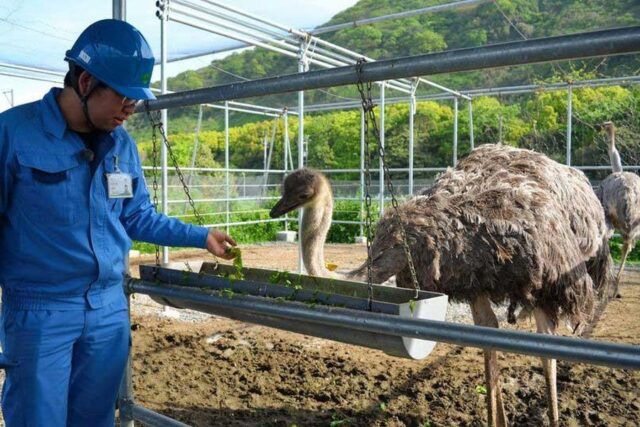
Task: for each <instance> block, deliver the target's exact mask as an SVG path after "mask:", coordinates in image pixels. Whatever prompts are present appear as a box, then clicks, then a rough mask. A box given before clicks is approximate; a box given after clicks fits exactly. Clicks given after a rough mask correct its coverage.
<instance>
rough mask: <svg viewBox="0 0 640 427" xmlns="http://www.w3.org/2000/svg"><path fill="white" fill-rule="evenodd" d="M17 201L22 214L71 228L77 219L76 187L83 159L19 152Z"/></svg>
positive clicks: (70, 155)
mask: <svg viewBox="0 0 640 427" xmlns="http://www.w3.org/2000/svg"><path fill="white" fill-rule="evenodd" d="M16 155H17V159H18V163H19V165H20V170H19V172H18V186H17V188H16V196H17V200H18V201H19V202H21V204H22V206H21V211H22V214H23V215H25V216H26V217H28V218H30V219H32V220H36V221H46V222H45V223H46V224H51V225H70V224H72V223H73V222H74V221H75V219H76V218H77V209H81V207H80V206H77V205H76V204H74V200H75V199H76V197H74V191H73V185H74V183H75V185H78V182H77V181H78V177H77V176H75V175H77V172H78V171H77V167H78V166H79V165H80V159H79V158H78V156H75V155H73V154H66V155H65V154H51V153H42V152H17V153H16Z"/></svg>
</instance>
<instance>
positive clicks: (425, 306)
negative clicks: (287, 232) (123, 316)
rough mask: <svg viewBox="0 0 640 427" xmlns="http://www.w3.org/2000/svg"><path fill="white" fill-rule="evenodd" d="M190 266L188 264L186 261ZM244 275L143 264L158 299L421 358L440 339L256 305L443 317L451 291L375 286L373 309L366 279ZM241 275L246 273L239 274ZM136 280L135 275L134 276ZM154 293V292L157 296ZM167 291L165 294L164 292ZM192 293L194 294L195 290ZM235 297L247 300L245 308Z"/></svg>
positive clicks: (252, 271)
mask: <svg viewBox="0 0 640 427" xmlns="http://www.w3.org/2000/svg"><path fill="white" fill-rule="evenodd" d="M184 267H185V268H192V267H187V266H186V265H184ZM241 271H242V274H241V275H239V274H238V273H239V272H238V271H237V270H236V268H235V267H233V266H229V265H223V264H214V263H203V264H202V267H201V268H200V270H199V272H193V271H189V270H177V269H171V268H162V267H157V266H141V267H140V277H141V282H144V283H146V284H153V285H154V286H155V287H158V288H163V289H164V292H153V289H152V287H151V286H147V287H146V288H145V289H144V290H140V289H136V287H135V285H134V286H133V287H132V289H130V290H133V291H138V292H140V291H141V292H148V293H149V295H150V296H151V297H152V298H153V299H154V300H155V301H157V302H159V303H161V304H164V305H169V306H172V307H176V308H188V309H192V310H198V311H202V312H205V313H210V314H215V315H219V316H223V317H229V318H231V319H236V320H241V321H244V322H250V323H256V324H260V325H265V326H270V327H274V328H278V329H284V330H288V331H292V332H297V333H301V334H305V335H312V336H316V337H320V338H326V339H330V340H334V341H341V342H344V343H348V344H355V345H359V346H364V347H369V348H374V349H377V350H382V351H384V352H385V353H387V354H389V355H392V356H397V357H405V358H410V359H422V358H424V357H426V356H427V355H429V353H430V352H431V351H432V350H433V348H434V347H435V344H436V343H435V341H428V340H421V339H416V338H404V337H398V336H393V335H387V334H376V333H371V332H366V331H359V330H356V329H353V328H350V327H340V326H337V327H336V326H335V325H334V326H327V325H322V324H321V323H318V322H312V321H306V320H300V321H298V320H296V321H292V320H291V319H287V318H281V317H278V316H277V314H276V315H274V314H273V313H272V314H269V315H265V314H262V313H257V312H255V311H252V310H251V308H250V307H251V305H252V304H255V305H256V306H257V305H259V304H262V303H264V302H270V303H271V304H278V305H281V306H282V307H283V308H285V309H286V308H287V307H291V308H293V309H298V310H299V309H300V308H304V309H305V310H314V309H318V310H319V309H321V308H322V309H323V310H325V311H326V310H329V311H331V310H335V311H336V312H337V311H338V310H339V309H347V310H353V311H355V312H360V313H361V314H362V315H363V316H364V315H365V314H366V313H368V312H369V310H370V311H371V312H373V313H383V314H388V315H392V316H400V317H402V318H409V319H428V320H440V321H442V320H444V317H445V313H446V310H447V296H446V295H443V294H439V293H434V292H426V291H420V292H419V293H418V296H417V298H414V296H415V291H414V290H412V289H403V288H395V287H389V286H379V285H374V286H373V299H372V302H371V308H369V298H368V287H367V284H366V283H363V282H353V281H346V280H337V279H330V278H320V277H314V276H306V275H300V274H295V273H289V272H285V271H276V270H265V269H258V268H243V269H242V270H241ZM238 276H241V277H242V278H238ZM132 281H135V279H132ZM180 288H181V289H190V290H192V292H196V291H197V298H190V297H188V296H186V295H184V294H182V293H180ZM154 294H155V295H154ZM160 295H163V296H160ZM192 295H195V294H193V293H192ZM207 296H211V297H213V296H215V297H217V304H210V303H209V302H208V301H207ZM221 296H222V297H225V298H227V299H228V300H229V303H228V306H226V304H225V305H221V304H220V297H221ZM232 302H237V303H243V304H244V305H243V306H242V308H239V307H238V305H237V304H236V305H235V306H234V304H233V303H232ZM365 312H366V313H365Z"/></svg>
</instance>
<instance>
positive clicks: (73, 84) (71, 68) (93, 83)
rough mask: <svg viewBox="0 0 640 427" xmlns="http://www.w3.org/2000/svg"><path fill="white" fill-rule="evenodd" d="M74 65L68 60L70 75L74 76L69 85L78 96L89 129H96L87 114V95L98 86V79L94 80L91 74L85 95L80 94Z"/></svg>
mask: <svg viewBox="0 0 640 427" xmlns="http://www.w3.org/2000/svg"><path fill="white" fill-rule="evenodd" d="M75 67H76V64H75V63H73V62H71V61H70V62H69V71H70V73H71V75H73V76H74V77H73V79H72V82H71V87H72V88H73V90H74V92H75V93H76V95H78V98H80V103H81V104H82V113H83V114H84V118H85V119H86V120H87V123H88V124H89V127H90V128H91V130H96V129H97V127H96V125H95V124H94V123H93V121H92V120H91V117H90V116H89V104H88V102H87V101H88V100H89V96H91V94H92V93H93V91H94V89H95V88H96V87H97V86H98V81H97V80H96V78H95V77H93V76H91V83H90V85H89V90H88V91H87V93H86V94H85V95H82V94H81V93H80V83H79V80H80V76H76V73H75Z"/></svg>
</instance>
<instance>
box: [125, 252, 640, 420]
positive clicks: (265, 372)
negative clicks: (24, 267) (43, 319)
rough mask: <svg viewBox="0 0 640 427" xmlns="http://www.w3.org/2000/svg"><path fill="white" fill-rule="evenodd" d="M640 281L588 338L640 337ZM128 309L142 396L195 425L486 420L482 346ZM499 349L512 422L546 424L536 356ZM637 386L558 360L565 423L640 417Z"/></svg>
mask: <svg viewBox="0 0 640 427" xmlns="http://www.w3.org/2000/svg"><path fill="white" fill-rule="evenodd" d="M183 255H185V259H186V258H188V259H192V260H193V259H197V258H201V257H202V253H201V252H188V253H184V254H183ZM364 257H365V249H364V247H362V246H354V245H328V246H327V250H326V258H327V260H328V261H332V262H335V263H337V264H338V265H339V268H350V267H352V266H355V265H356V264H358V263H359V262H360V261H361V260H362V259H364ZM174 259H175V258H174ZM181 259H182V258H181ZM243 259H244V264H245V266H253V267H271V268H278V269H290V270H295V269H296V268H297V248H296V247H295V246H292V245H268V246H250V247H245V248H243ZM143 261H144V259H143ZM148 261H151V260H150V259H147V262H148ZM639 285H640V273H635V272H634V273H629V274H627V275H626V277H625V284H624V286H623V287H622V288H621V294H622V298H619V299H614V300H613V301H611V303H610V304H609V306H608V307H607V309H606V311H605V312H604V313H603V315H602V316H601V318H600V321H599V323H598V325H597V326H596V328H595V330H594V331H593V334H592V338H594V339H598V340H606V341H613V342H620V343H629V344H635V345H638V344H640V315H638V313H639V312H640V286H639ZM137 298H138V299H139V298H140V296H138V297H137ZM132 312H133V318H132V330H133V369H134V390H135V399H136V402H137V403H139V404H142V405H144V406H145V407H147V408H150V409H152V410H155V411H158V412H160V413H162V414H165V415H168V416H170V417H172V418H175V419H177V420H180V421H182V422H184V423H187V424H190V425H194V426H287V427H291V426H331V427H337V426H452V425H455V426H481V425H485V424H486V413H485V412H486V411H485V394H484V393H483V391H484V390H483V383H484V374H483V358H482V353H481V350H479V349H475V348H462V347H459V346H454V345H448V344H438V345H437V346H436V349H435V350H434V352H433V353H432V354H431V355H430V356H429V357H427V358H426V359H424V360H422V361H411V360H405V359H398V358H393V357H390V356H387V355H385V354H384V353H382V352H379V351H375V350H370V349H367V348H361V347H355V346H351V345H345V344H340V343H336V342H331V341H326V340H322V339H318V338H312V337H306V336H302V335H298V334H293V333H288V332H284V331H280V330H275V329H269V328H266V327H261V326H255V325H248V324H244V323H240V322H235V321H232V320H228V319H223V318H208V319H204V320H198V321H193V320H192V321H188V322H184V321H177V320H174V319H167V318H162V317H158V316H155V315H149V314H141V313H144V312H145V310H143V309H142V308H138V309H137V308H136V304H134V305H133V309H132ZM518 328H519V329H525V330H531V329H532V328H533V325H532V323H531V322H529V323H526V322H525V323H523V324H520V325H519V326H518ZM499 358H500V369H501V375H502V380H503V384H504V386H503V388H504V392H503V394H504V398H505V405H506V411H507V413H508V416H509V421H510V424H512V425H520V426H540V425H547V424H548V422H547V416H546V399H545V395H544V377H543V374H542V367H541V364H540V362H539V360H538V359H536V358H533V357H528V356H520V355H514V354H505V353H501V354H500V356H499ZM639 390H640V371H630V370H621V369H610V368H603V367H596V366H590V365H584V364H575V363H570V362H564V361H559V363H558V393H559V408H560V421H561V425H564V426H638V425H640V397H639V393H640V392H639Z"/></svg>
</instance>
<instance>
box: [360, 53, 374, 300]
mask: <svg viewBox="0 0 640 427" xmlns="http://www.w3.org/2000/svg"><path fill="white" fill-rule="evenodd" d="M362 64H364V60H361V61H358V62H357V63H356V67H357V73H358V77H360V75H361V71H360V68H361V67H362ZM357 87H358V92H360V93H361V94H362V93H364V91H365V87H366V91H367V93H370V92H371V82H367V83H363V82H362V81H361V79H360V78H358V82H357ZM373 107H374V106H373V101H372V100H371V97H368V98H365V97H364V96H363V97H362V110H363V111H364V190H365V194H364V205H365V217H364V226H365V229H366V230H367V242H366V244H367V288H368V298H369V311H371V309H372V305H373V277H372V276H373V272H372V269H373V265H372V262H373V261H372V256H371V229H372V227H373V222H372V220H371V148H370V147H369V138H367V136H368V135H369V120H368V119H367V112H368V111H370V110H372V109H373Z"/></svg>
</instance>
